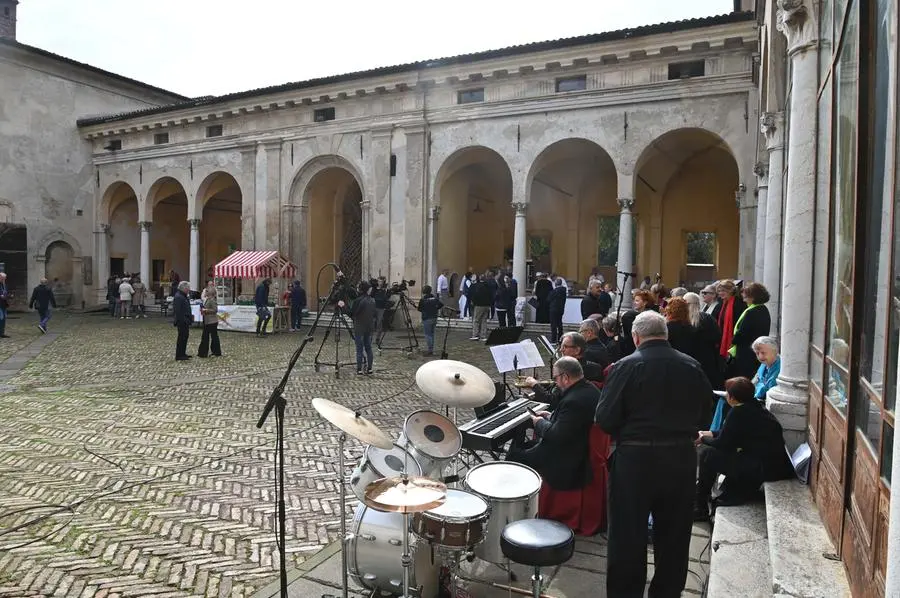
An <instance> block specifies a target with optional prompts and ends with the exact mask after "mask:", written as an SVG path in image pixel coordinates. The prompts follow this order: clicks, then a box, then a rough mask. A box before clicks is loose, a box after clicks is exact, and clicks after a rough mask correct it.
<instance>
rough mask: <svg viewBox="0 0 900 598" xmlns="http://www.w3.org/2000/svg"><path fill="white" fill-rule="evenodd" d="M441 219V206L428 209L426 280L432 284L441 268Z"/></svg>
mask: <svg viewBox="0 0 900 598" xmlns="http://www.w3.org/2000/svg"><path fill="white" fill-rule="evenodd" d="M440 221H441V206H434V207H432V208H431V209H430V210H428V230H427V231H426V234H427V238H426V240H425V246H426V247H427V248H428V270H427V274H426V275H425V280H427V281H428V284H432V281H435V280H437V273H438V271H439V268H440V266H439V265H438V263H437V253H438V233H439V229H440ZM423 284H424V283H423ZM435 288H436V287H435ZM435 292H436V291H435Z"/></svg>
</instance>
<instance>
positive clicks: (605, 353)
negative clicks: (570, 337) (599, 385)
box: [578, 318, 612, 382]
mask: <svg viewBox="0 0 900 598" xmlns="http://www.w3.org/2000/svg"><path fill="white" fill-rule="evenodd" d="M578 334H580V335H581V336H583V337H584V342H585V347H584V358H585V359H586V360H587V361H593V362H594V363H596V364H597V365H599V366H600V367H601V368H604V369H605V368H606V366H608V365H609V364H610V363H612V359H610V357H609V350H608V349H607V347H606V345H604V344H603V342H602V341H601V340H600V335H601V334H602V332H601V330H600V322H599V321H598V320H595V319H593V318H589V319H587V320H585V321H583V322H582V323H581V325H580V326H579V327H578ZM602 381H603V378H602V377H601V378H600V379H598V380H597V382H602Z"/></svg>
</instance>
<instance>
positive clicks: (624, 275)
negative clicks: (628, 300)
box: [616, 272, 635, 317]
mask: <svg viewBox="0 0 900 598" xmlns="http://www.w3.org/2000/svg"><path fill="white" fill-rule="evenodd" d="M619 274H621V275H622V286H621V288H620V290H619V305H618V306H616V317H620V316H621V313H622V299H624V298H625V287H626V285H627V284H628V279H629V278H635V275H634V273H633V272H619Z"/></svg>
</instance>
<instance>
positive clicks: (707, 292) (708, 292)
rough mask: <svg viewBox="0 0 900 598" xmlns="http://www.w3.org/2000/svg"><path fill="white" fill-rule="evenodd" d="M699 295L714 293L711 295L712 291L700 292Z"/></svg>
mask: <svg viewBox="0 0 900 598" xmlns="http://www.w3.org/2000/svg"><path fill="white" fill-rule="evenodd" d="M700 294H701V295H715V293H713V292H712V291H701V292H700Z"/></svg>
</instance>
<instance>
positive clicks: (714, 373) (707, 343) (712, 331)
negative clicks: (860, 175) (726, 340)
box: [668, 313, 725, 389]
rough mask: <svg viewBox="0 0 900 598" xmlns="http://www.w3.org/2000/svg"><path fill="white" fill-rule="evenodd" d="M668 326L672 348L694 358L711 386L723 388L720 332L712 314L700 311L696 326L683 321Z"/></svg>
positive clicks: (670, 323)
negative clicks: (698, 321)
mask: <svg viewBox="0 0 900 598" xmlns="http://www.w3.org/2000/svg"><path fill="white" fill-rule="evenodd" d="M668 326H669V344H670V345H672V348H673V349H677V350H678V351H681V352H682V353H684V354H685V355H690V356H691V357H693V358H694V359H696V360H697V362H698V363H699V364H700V367H701V368H702V369H703V373H704V374H706V378H707V379H708V380H709V383H710V385H711V386H712V387H713V388H715V389H721V388H724V385H725V377H724V372H723V368H722V367H721V364H723V362H722V360H721V357H720V355H719V339H720V337H721V333H720V332H719V326H718V324H716V322H715V320H713V319H712V316H710V315H709V314H704V313H701V314H700V326H698V327H697V328H694V327H693V326H691V325H690V324H687V323H685V322H669V323H668Z"/></svg>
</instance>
